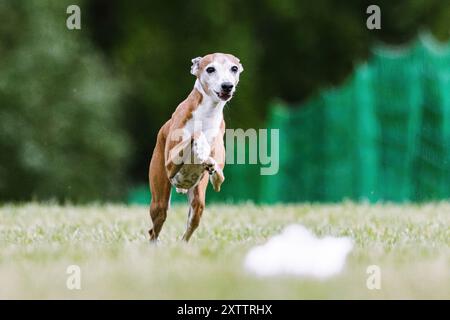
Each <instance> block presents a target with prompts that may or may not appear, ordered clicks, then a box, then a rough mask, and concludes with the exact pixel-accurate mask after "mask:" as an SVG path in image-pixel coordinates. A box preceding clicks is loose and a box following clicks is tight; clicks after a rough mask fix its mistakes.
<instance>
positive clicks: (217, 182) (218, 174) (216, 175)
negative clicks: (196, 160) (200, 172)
mask: <svg viewBox="0 0 450 320" xmlns="http://www.w3.org/2000/svg"><path fill="white" fill-rule="evenodd" d="M205 169H206V170H207V171H208V173H209V181H210V182H211V184H212V186H213V188H214V191H216V192H219V191H220V186H221V185H222V183H223V182H224V181H225V176H224V174H223V171H222V168H221V167H220V166H219V164H218V163H217V162H216V160H214V158H212V157H209V158H208V160H207V161H206V162H205Z"/></svg>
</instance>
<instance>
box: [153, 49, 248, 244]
mask: <svg viewBox="0 0 450 320" xmlns="http://www.w3.org/2000/svg"><path fill="white" fill-rule="evenodd" d="M243 70H244V69H243V67H242V65H241V63H240V61H239V59H238V58H236V57H235V56H233V55H231V54H224V53H213V54H208V55H206V56H204V57H197V58H195V59H192V67H191V73H192V74H193V75H194V76H196V81H195V84H194V88H193V90H192V91H191V93H190V94H189V96H188V97H187V98H186V99H185V100H184V101H183V102H181V103H180V104H179V105H178V107H177V108H176V110H175V112H174V113H173V114H172V117H171V118H170V119H169V120H168V121H167V122H166V123H165V124H164V125H163V126H162V127H161V129H160V130H159V132H158V137H157V141H156V146H155V149H154V151H153V155H152V159H151V162H150V168H149V180H150V190H151V194H152V201H151V204H150V217H151V219H152V222H153V228H152V229H150V230H149V234H150V241H156V240H157V239H158V236H159V233H160V231H161V228H162V226H163V224H164V221H165V220H166V217H167V210H168V209H169V204H170V193H171V188H172V186H174V187H175V188H176V191H177V192H179V193H187V195H188V199H189V214H188V221H187V226H186V231H185V233H184V235H183V238H182V239H183V240H184V241H186V242H187V241H189V239H190V238H191V236H192V234H193V232H194V231H195V229H197V227H198V225H199V223H200V218H201V216H202V213H203V210H204V208H205V195H206V187H207V186H208V179H209V181H210V182H211V184H212V186H213V188H214V190H215V191H216V192H219V191H220V186H221V184H222V183H223V181H224V180H225V177H224V175H223V168H224V165H225V147H224V141H223V138H224V133H225V122H224V120H223V108H224V106H225V104H226V103H227V102H228V101H229V100H230V99H231V98H232V97H233V94H234V92H235V90H236V86H237V84H238V82H239V75H240V73H241V72H242V71H243Z"/></svg>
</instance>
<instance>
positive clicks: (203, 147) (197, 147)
mask: <svg viewBox="0 0 450 320" xmlns="http://www.w3.org/2000/svg"><path fill="white" fill-rule="evenodd" d="M192 154H193V156H194V163H195V164H202V163H205V162H206V161H207V160H208V158H209V155H210V154H211V147H210V145H209V143H208V141H207V140H206V137H205V135H204V134H203V133H200V135H199V136H198V137H196V139H194V140H193V142H192Z"/></svg>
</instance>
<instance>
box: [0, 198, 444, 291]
mask: <svg viewBox="0 0 450 320" xmlns="http://www.w3.org/2000/svg"><path fill="white" fill-rule="evenodd" d="M186 215H187V208H186V207H185V206H175V207H173V208H172V209H171V210H170V212H169V216H168V219H167V221H166V224H165V225H164V228H163V231H162V233H161V242H160V244H159V245H158V246H151V245H149V243H148V241H147V229H148V227H149V225H150V221H149V217H148V212H147V208H146V207H127V206H118V205H92V206H57V205H40V204H33V203H32V204H24V205H4V206H1V207H0V298H2V299H9V298H25V299H28V298H39V299H47V298H61V299H70V298H73V299H82V298H87V299H91V298H100V299H106V298H112V299H116V298H117V299H118V298H125V299H128V298H136V299H197V298H206V299H215V298H225V299H232V298H236V299H241V298H246V299H314V298H319V299H321V298H335V299H344V298H361V299H378V298H388V299H390V298H400V299H403V298H405V299H408V298H425V299H427V298H445V299H450V204H449V203H434V204H425V205H388V204H385V205H368V204H358V205H357V204H353V203H342V204H337V205H279V206H254V205H250V204H246V205H240V206H232V205H210V206H208V207H207V209H206V212H205V214H204V216H203V219H202V223H201V225H200V228H199V229H198V230H197V232H196V233H195V234H194V236H193V238H192V239H191V242H190V243H189V244H187V245H186V244H184V243H181V242H180V241H179V240H178V239H179V238H180V236H181V234H182V232H183V231H184V226H185V220H186ZM291 223H301V224H303V225H305V226H306V227H307V228H309V229H311V230H313V231H314V232H315V233H316V234H317V235H318V236H325V235H335V236H348V237H351V238H352V239H353V240H354V242H355V247H354V250H353V251H352V252H351V254H350V256H349V259H348V261H347V264H346V267H345V269H344V271H343V272H342V273H341V274H339V275H338V276H335V277H333V278H330V279H328V280H325V281H320V280H315V279H302V278H300V279H299V278H293V277H288V276H283V277H276V278H266V279H262V278H257V277H254V276H252V275H250V274H248V273H247V272H246V271H245V270H244V269H243V267H242V263H243V259H244V257H245V254H246V252H247V251H248V250H249V248H251V247H252V246H254V245H257V244H261V243H263V242H265V240H266V239H267V238H268V237H270V236H272V235H275V234H277V233H279V232H280V231H281V229H282V228H283V227H284V226H286V225H288V224H291ZM72 264H76V265H79V266H80V267H81V272H82V281H81V287H82V288H81V290H68V289H67V287H66V280H67V277H68V275H67V274H66V268H67V267H68V266H69V265H72ZM373 264H375V265H378V266H380V268H381V276H382V282H381V283H382V287H381V290H368V289H367V287H366V280H367V277H368V275H367V274H366V268H367V267H368V266H369V265H373Z"/></svg>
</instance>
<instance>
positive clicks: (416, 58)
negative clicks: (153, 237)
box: [130, 35, 450, 203]
mask: <svg viewBox="0 0 450 320" xmlns="http://www.w3.org/2000/svg"><path fill="white" fill-rule="evenodd" d="M267 127H268V128H269V129H270V128H276V129H279V130H280V132H279V133H280V169H279V172H278V174H276V175H272V176H261V175H260V171H259V168H260V165H250V164H247V165H238V164H227V166H226V169H225V175H226V181H225V183H224V185H223V189H222V192H221V193H218V194H217V193H214V192H213V191H212V190H211V189H209V192H208V198H209V199H208V200H209V201H221V202H224V201H231V202H240V201H246V200H251V201H254V202H260V203H276V202H305V201H313V202H316V201H320V202H334V201H341V200H343V199H352V200H357V201H359V200H368V201H372V202H373V201H378V200H383V201H396V202H400V201H427V200H437V199H445V198H449V197H450V44H445V45H443V44H439V43H437V42H436V41H435V40H434V39H433V38H432V37H431V36H429V35H421V36H420V37H419V39H418V40H417V41H415V42H414V43H413V44H412V45H409V46H408V47H407V48H403V49H393V48H388V47H377V48H375V49H374V50H373V54H372V57H371V58H370V59H369V61H368V62H367V63H366V64H363V65H361V66H359V67H358V68H356V70H355V71H354V73H353V75H352V76H351V77H349V79H348V80H347V81H346V82H345V83H344V84H343V85H342V86H340V87H338V88H331V89H324V90H323V91H322V92H321V93H319V94H318V95H316V96H315V97H313V98H311V99H310V100H309V101H307V102H305V103H303V104H301V105H297V106H287V105H285V104H283V103H281V102H276V103H274V104H273V106H272V108H271V112H270V115H269V120H268V123H267ZM142 190H146V188H145V189H141V193H142V194H141V196H137V194H138V193H137V192H134V193H131V194H130V195H131V196H133V195H134V196H135V198H140V199H144V200H141V201H136V199H130V202H141V203H148V201H149V196H148V191H142ZM144 193H145V196H143V194H144ZM174 198H175V200H182V201H186V200H185V197H174Z"/></svg>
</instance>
